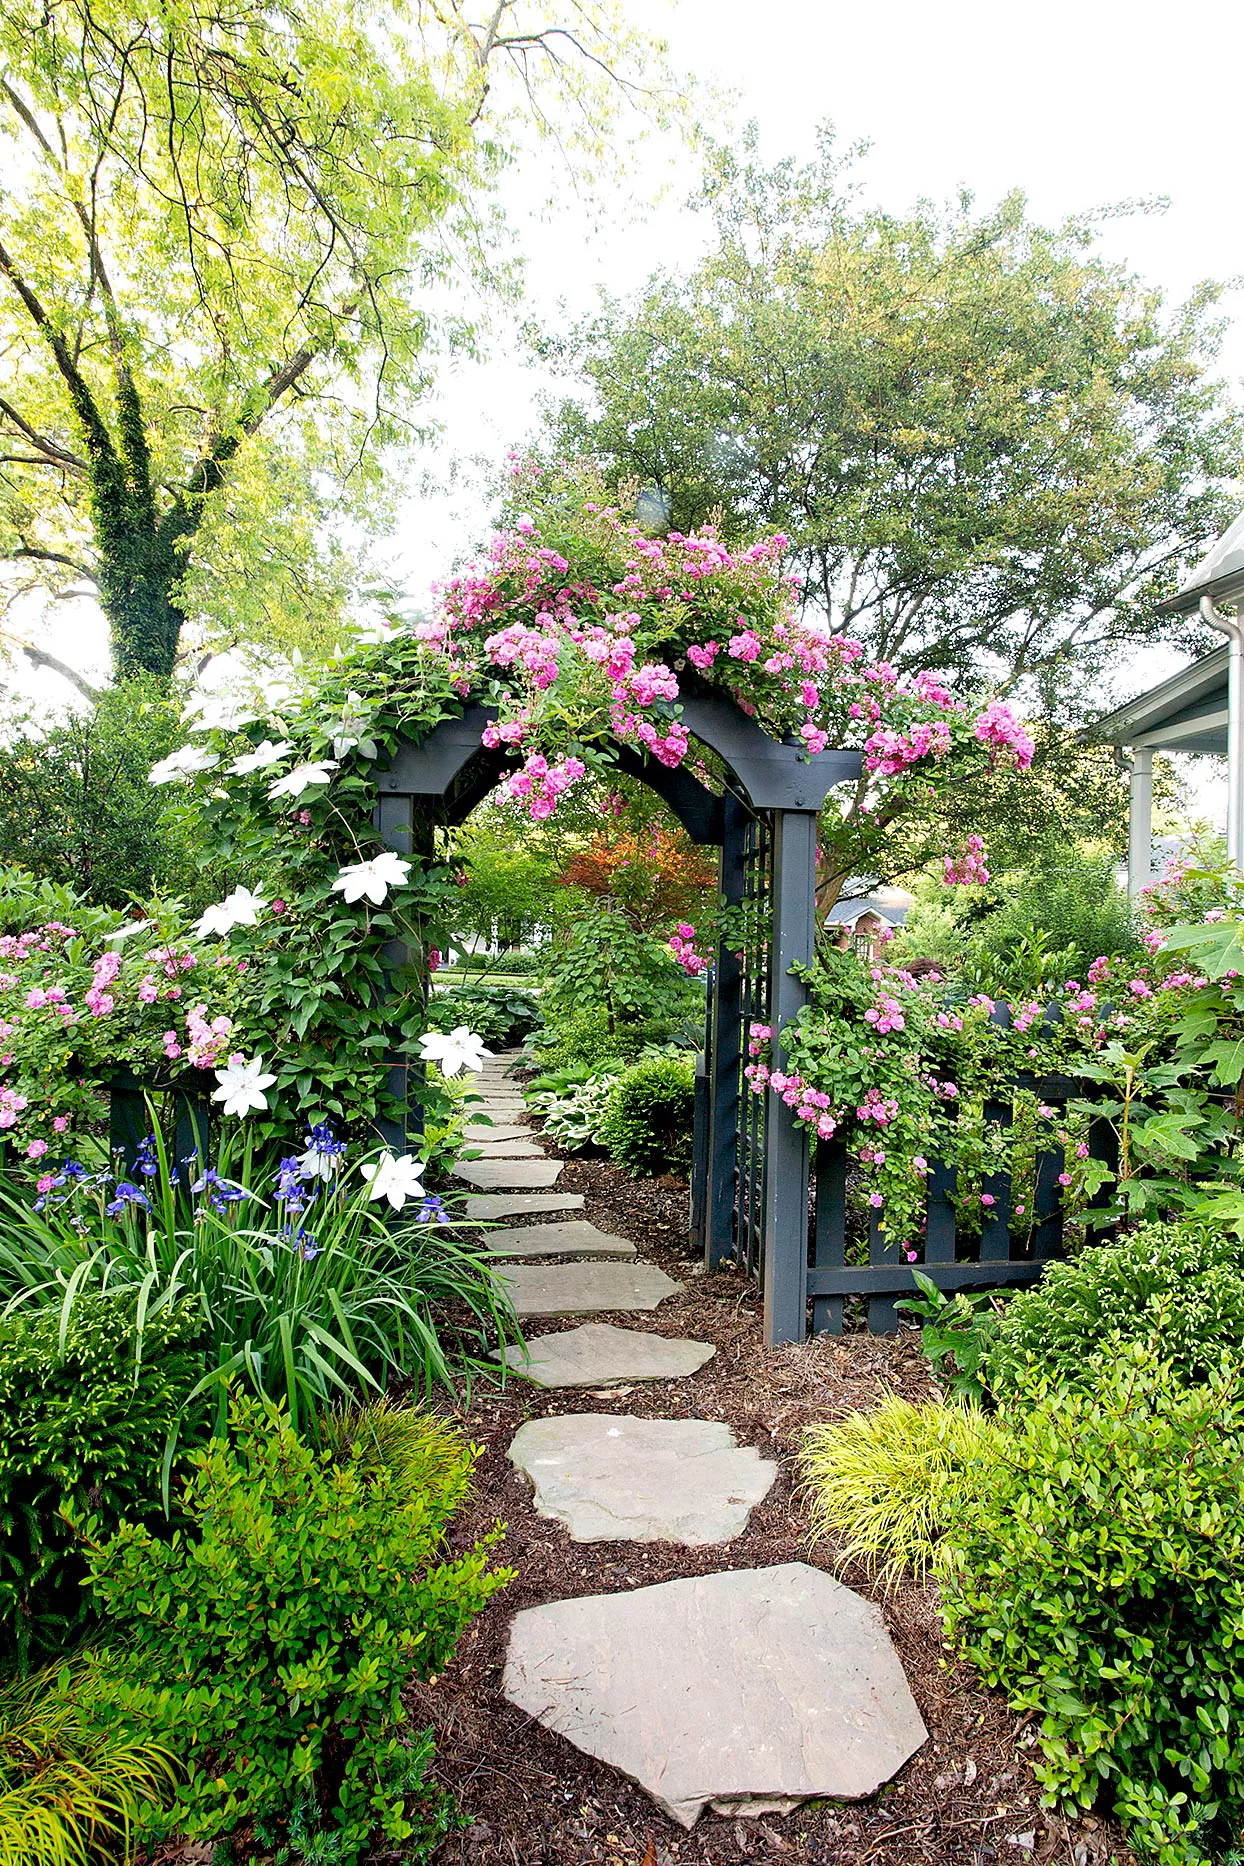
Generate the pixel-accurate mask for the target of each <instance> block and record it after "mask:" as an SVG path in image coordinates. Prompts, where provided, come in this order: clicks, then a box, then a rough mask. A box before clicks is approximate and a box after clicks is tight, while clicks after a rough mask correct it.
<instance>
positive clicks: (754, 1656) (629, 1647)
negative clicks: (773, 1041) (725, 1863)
mask: <svg viewBox="0 0 1244 1866" xmlns="http://www.w3.org/2000/svg"><path fill="white" fill-rule="evenodd" d="M511 1061H512V1058H509V1057H505V1056H499V1057H494V1058H493V1059H492V1060H491V1061H490V1062H488V1063H487V1064H486V1065H485V1067H484V1069H483V1070H482V1071H481V1072H480V1074H479V1076H478V1077H477V1078H476V1081H475V1085H474V1096H473V1098H472V1099H471V1101H470V1103H469V1115H470V1124H469V1125H468V1127H467V1128H466V1130H465V1140H466V1146H465V1147H464V1153H463V1157H462V1158H461V1159H460V1160H459V1161H458V1164H457V1166H456V1168H455V1171H456V1173H457V1176H458V1177H459V1178H460V1179H461V1180H463V1181H464V1182H465V1183H466V1184H467V1185H468V1186H471V1187H476V1188H481V1190H480V1191H477V1192H473V1193H472V1194H471V1195H470V1196H468V1197H467V1199H466V1200H465V1205H466V1211H467V1217H468V1219H474V1220H476V1221H477V1222H480V1223H488V1224H497V1225H498V1226H501V1227H503V1228H498V1229H495V1230H490V1231H487V1232H485V1234H484V1236H485V1242H486V1244H487V1248H488V1249H489V1250H490V1251H491V1252H492V1253H493V1255H494V1256H495V1257H496V1258H497V1260H498V1262H497V1269H496V1275H497V1277H498V1279H499V1280H500V1281H501V1282H503V1283H504V1284H505V1286H506V1287H507V1288H508V1290H509V1291H510V1294H511V1296H512V1297H513V1300H514V1306H515V1309H516V1311H517V1313H518V1314H519V1316H520V1317H524V1318H531V1317H540V1316H548V1317H552V1316H577V1315H582V1316H584V1317H595V1316H601V1315H624V1316H630V1315H636V1314H639V1313H640V1312H642V1311H645V1310H646V1311H652V1310H655V1309H657V1308H659V1307H660V1305H661V1303H662V1302H664V1301H665V1300H666V1299H667V1298H668V1297H669V1296H672V1295H674V1294H675V1293H677V1292H678V1291H679V1290H680V1289H681V1287H682V1285H681V1284H679V1283H676V1282H675V1281H674V1280H673V1279H672V1278H670V1277H668V1276H666V1275H665V1273H664V1272H663V1271H662V1270H660V1269H658V1268H657V1267H656V1265H654V1264H649V1263H645V1262H643V1261H642V1259H641V1258H639V1256H638V1255H637V1253H636V1250H635V1246H634V1245H633V1244H631V1243H630V1242H629V1241H628V1240H627V1239H625V1238H617V1237H612V1236H610V1235H609V1234H608V1233H607V1232H602V1231H599V1230H597V1228H596V1226H595V1225H592V1224H590V1223H588V1222H587V1221H586V1220H585V1219H584V1218H583V1217H582V1216H580V1215H577V1214H581V1212H582V1209H583V1198H582V1195H581V1194H579V1193H559V1192H556V1191H554V1190H551V1188H554V1187H555V1186H556V1184H557V1181H558V1178H559V1177H560V1175H561V1171H562V1163H561V1161H559V1160H552V1159H549V1158H548V1157H547V1156H546V1154H545V1151H544V1148H543V1146H542V1145H541V1142H540V1139H539V1136H538V1135H537V1134H536V1133H535V1132H534V1130H533V1129H532V1128H531V1127H530V1125H529V1123H528V1120H527V1117H526V1113H525V1108H524V1103H523V1101H522V1097H521V1093H520V1091H519V1089H518V1086H517V1084H516V1082H515V1081H514V1080H513V1079H512V1078H511V1076H510V1074H509V1067H510V1063H511ZM560 1213H564V1214H569V1215H568V1216H557V1215H556V1214H560ZM516 1221H525V1222H516ZM713 1353H714V1349H713V1347H712V1346H711V1345H710V1344H709V1343H708V1342H704V1341H692V1340H685V1339H670V1338H668V1337H666V1336H663V1335H657V1334H653V1333H651V1332H649V1331H646V1330H644V1329H643V1328H640V1327H634V1326H630V1325H627V1326H618V1325H617V1324H616V1323H613V1322H600V1321H595V1320H585V1321H584V1322H582V1323H581V1324H579V1325H578V1326H577V1327H574V1328H570V1329H566V1330H564V1331H557V1332H554V1333H551V1334H544V1335H541V1334H539V1333H538V1332H533V1333H532V1334H531V1335H530V1336H529V1337H528V1339H527V1344H526V1347H525V1348H520V1347H511V1348H508V1349H507V1350H506V1353H505V1359H506V1362H507V1364H508V1366H509V1367H510V1368H512V1369H513V1371H514V1372H515V1373H516V1374H517V1375H518V1376H519V1377H520V1378H523V1379H527V1380H530V1381H532V1382H533V1384H535V1385H536V1386H540V1387H546V1388H553V1387H556V1388H565V1389H568V1390H573V1389H575V1388H583V1389H585V1390H586V1391H587V1392H588V1393H589V1394H590V1393H593V1392H596V1391H598V1390H601V1391H600V1397H601V1398H602V1399H604V1398H607V1397H608V1394H607V1392H606V1391H603V1389H608V1388H610V1387H617V1386H622V1387H625V1386H626V1384H627V1383H629V1382H631V1381H640V1380H643V1381H665V1380H671V1381H672V1380H688V1379H691V1378H693V1377H694V1375H695V1373H696V1372H697V1370H698V1369H699V1368H701V1367H702V1366H704V1364H705V1363H706V1362H707V1361H708V1360H709V1359H711V1357H712V1355H713ZM494 1358H498V1359H499V1358H500V1353H499V1351H498V1353H497V1354H496V1355H495V1356H494ZM509 1455H510V1459H511V1461H512V1462H513V1464H514V1465H515V1467H516V1469H518V1470H520V1471H522V1472H523V1473H524V1474H525V1475H526V1476H527V1477H529V1478H530V1479H531V1482H532V1486H533V1504H534V1507H535V1509H536V1510H537V1511H538V1513H539V1514H540V1515H541V1516H544V1517H547V1518H548V1519H549V1520H550V1521H552V1522H555V1523H557V1524H559V1525H561V1527H562V1529H563V1530H564V1531H565V1533H567V1534H568V1535H569V1536H570V1538H571V1540H572V1541H574V1542H577V1543H581V1544H590V1543H596V1542H606V1543H615V1542H627V1541H632V1542H634V1541H639V1542H666V1543H674V1544H676V1545H680V1546H682V1547H685V1548H688V1549H694V1548H702V1547H706V1546H716V1547H724V1546H727V1545H728V1544H729V1543H730V1542H731V1541H732V1540H734V1538H735V1537H737V1536H739V1535H740V1534H741V1533H742V1532H743V1530H744V1529H745V1528H746V1526H747V1522H748V1518H749V1516H750V1514H751V1512H752V1510H753V1509H755V1508H756V1506H757V1505H758V1504H759V1503H761V1502H762V1501H763V1499H764V1498H765V1496H766V1495H767V1493H768V1491H769V1489H770V1487H771V1485H772V1484H773V1482H774V1479H775V1478H776V1476H777V1470H778V1467H777V1465H776V1464H774V1463H773V1462H771V1461H770V1460H767V1459H765V1458H763V1457H762V1456H761V1454H760V1452H759V1451H758V1450H757V1449H756V1448H755V1447H754V1446H750V1445H742V1444H740V1443H739V1442H738V1440H737V1439H736V1438H735V1435H734V1433H733V1432H732V1431H731V1430H730V1429H729V1427H728V1426H725V1425H723V1424H721V1423H720V1422H718V1421H714V1420H708V1419H685V1418H680V1419H650V1418H639V1417H631V1416H629V1415H627V1414H624V1413H622V1414H619V1413H598V1412H590V1411H585V1412H579V1411H571V1412H565V1413H556V1414H552V1415H550V1416H547V1417H544V1418H535V1419H531V1420H529V1421H528V1422H527V1423H526V1424H525V1425H523V1426H522V1427H521V1428H520V1429H519V1431H518V1432H517V1433H516V1434H515V1436H514V1439H513V1441H512V1443H511V1445H510V1447H509ZM654 1654H659V1655H660V1657H659V1665H658V1667H657V1668H656V1673H655V1675H656V1676H658V1677H659V1688H654V1685H653V1678H654V1668H653V1655H654ZM504 1689H505V1694H506V1696H507V1697H508V1698H509V1699H510V1701H511V1703H513V1704H516V1705H518V1706H519V1708H520V1709H522V1710H525V1711H526V1712H528V1713H529V1715H531V1716H532V1717H534V1718H536V1719H538V1721H539V1722H540V1723H542V1724H544V1725H545V1726H546V1727H547V1728H548V1729H550V1730H555V1731H557V1732H558V1733H559V1734H560V1735H562V1736H564V1737H566V1738H567V1739H568V1740H569V1741H570V1742H572V1743H574V1744H575V1745H576V1746H577V1747H578V1748H579V1749H580V1750H583V1751H584V1752H586V1754H588V1755H590V1756H595V1757H597V1758H599V1759H600V1760H601V1761H603V1762H606V1763H609V1764H610V1765H611V1766H612V1767H614V1768H616V1769H619V1770H621V1771H623V1772H624V1773H625V1774H627V1775H629V1776H631V1777H632V1778H633V1779H634V1780H635V1781H637V1782H639V1783H640V1784H641V1785H642V1786H643V1787H644V1788H645V1789H647V1791H648V1792H649V1794H651V1795H652V1797H653V1799H654V1800H655V1801H656V1802H657V1803H658V1804H659V1805H660V1806H661V1807H662V1808H664V1809H665V1811H666V1812H667V1813H668V1814H669V1815H670V1817H671V1818H672V1819H673V1820H675V1821H678V1822H679V1823H680V1824H681V1825H683V1826H685V1827H690V1826H691V1825H692V1824H693V1823H694V1821H695V1820H696V1818H697V1817H698V1815H699V1814H700V1812H701V1810H702V1809H703V1807H704V1806H705V1805H706V1804H708V1803H711V1804H712V1806H713V1807H714V1808H716V1809H718V1810H720V1811H723V1812H724V1811H729V1812H730V1813H733V1814H737V1815H750V1814H763V1813H765V1812H767V1811H771V1810H776V1809H785V1808H789V1807H793V1806H795V1805H796V1804H797V1803H798V1802H799V1801H801V1800H805V1799H808V1798H812V1797H818V1798H819V1797H835V1798H842V1799H852V1798H856V1797H859V1796H864V1795H870V1794H873V1793H874V1792H875V1791H876V1790H877V1789H878V1788H879V1787H880V1786H881V1785H882V1784H883V1783H884V1782H886V1781H888V1780H889V1779H890V1777H891V1776H893V1775H894V1774H895V1773H896V1772H897V1770H899V1769H900V1768H901V1767H902V1766H903V1764H904V1763H905V1762H906V1761H907V1760H908V1759H909V1758H910V1757H911V1756H912V1755H914V1754H915V1752H916V1750H917V1749H919V1748H920V1746H921V1744H922V1743H923V1742H924V1741H925V1738H926V1735H927V1732H926V1730H925V1727H924V1724H923V1722H922V1721H921V1718H920V1713H919V1710H918V1709H917V1707H916V1704H915V1701H914V1699H913V1698H912V1695H911V1692H910V1690H909V1688H908V1685H907V1680H906V1677H905V1676H904V1673H903V1669H902V1665H901V1663H900V1661H899V1658H898V1655H897V1653H896V1652H895V1650H894V1647H893V1645H892V1643H891V1641H890V1637H889V1634H888V1633H887V1631H886V1629H885V1625H884V1622H883V1620H882V1616H881V1613H880V1611H879V1609H878V1608H877V1607H875V1606H874V1605H873V1604H872V1603H871V1602H869V1601H866V1600H864V1599H862V1598H861V1596H859V1595H858V1594H854V1593H852V1591H851V1590H850V1589H849V1588H846V1587H843V1586H842V1585H841V1583H839V1582H838V1581H835V1580H834V1579H833V1578H832V1577H831V1576H830V1575H827V1574H825V1573H824V1572H822V1571H821V1570H820V1569H817V1568H813V1567H811V1566H808V1565H807V1564H805V1563H802V1562H788V1563H785V1564H783V1565H782V1566H779V1567H775V1568H752V1569H741V1570H727V1571H726V1572H723V1573H718V1574H708V1575H692V1576H689V1577H688V1578H687V1579H685V1580H676V1581H667V1582H664V1583H662V1584H660V1585H658V1586H653V1587H642V1588H634V1589H631V1590H629V1591H626V1592H624V1593H617V1594H615V1593H610V1592H600V1593H589V1594H587V1595H586V1596H585V1597H583V1598H580V1599H572V1600H560V1601H551V1602H549V1603H548V1604H547V1605H545V1606H541V1607H533V1608H528V1609H527V1610H526V1611H524V1612H521V1613H518V1614H516V1615H515V1617H514V1621H513V1623H512V1626H511V1629H510V1644H509V1654H508V1658H507V1662H506V1669H505V1681H504Z"/></svg>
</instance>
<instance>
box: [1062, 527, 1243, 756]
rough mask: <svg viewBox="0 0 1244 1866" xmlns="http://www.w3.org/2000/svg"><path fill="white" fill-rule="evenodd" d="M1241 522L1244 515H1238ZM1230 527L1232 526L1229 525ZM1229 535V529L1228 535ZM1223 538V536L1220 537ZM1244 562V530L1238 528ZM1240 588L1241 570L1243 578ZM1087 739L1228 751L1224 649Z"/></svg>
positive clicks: (1132, 703) (1110, 718) (1123, 709)
mask: <svg viewBox="0 0 1244 1866" xmlns="http://www.w3.org/2000/svg"><path fill="white" fill-rule="evenodd" d="M1241 523H1242V524H1244V515H1241ZM1233 529H1234V527H1233ZM1227 535H1228V537H1229V536H1230V533H1228V534H1227ZM1224 542H1225V540H1224ZM1241 558H1242V561H1244V531H1242V532H1241ZM1241 589H1242V590H1244V574H1242V576H1241ZM1085 736H1086V737H1088V738H1093V739H1096V740H1098V741H1099V742H1104V743H1105V744H1107V745H1130V746H1132V747H1133V748H1136V747H1138V746H1151V747H1153V748H1155V749H1157V748H1162V749H1164V750H1167V751H1173V752H1216V753H1218V754H1219V756H1223V755H1225V753H1226V750H1227V650H1226V648H1215V650H1214V652H1213V653H1212V654H1205V655H1202V656H1201V658H1200V660H1199V661H1193V662H1192V664H1191V666H1189V667H1185V668H1182V669H1181V670H1180V672H1179V673H1178V674H1172V675H1171V677H1170V679H1169V680H1164V681H1161V682H1160V683H1159V684H1158V686H1156V687H1151V688H1150V689H1149V691H1148V693H1142V694H1139V695H1138V696H1137V698H1136V699H1134V700H1129V701H1128V702H1127V705H1126V706H1116V707H1115V709H1114V711H1113V712H1112V713H1107V714H1105V716H1104V717H1103V718H1101V719H1098V720H1096V721H1095V722H1094V724H1093V725H1091V726H1089V727H1088V728H1087V731H1086V734H1085Z"/></svg>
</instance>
